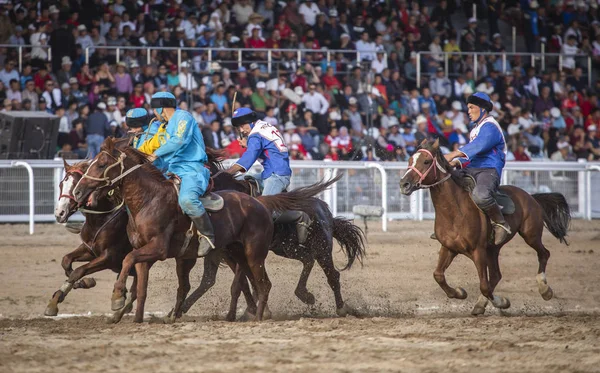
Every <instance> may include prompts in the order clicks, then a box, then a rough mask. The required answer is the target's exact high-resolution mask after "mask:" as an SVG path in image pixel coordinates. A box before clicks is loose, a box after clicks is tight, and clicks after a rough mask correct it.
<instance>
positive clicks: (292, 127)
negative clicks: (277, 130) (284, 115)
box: [284, 122, 297, 131]
mask: <svg viewBox="0 0 600 373" xmlns="http://www.w3.org/2000/svg"><path fill="white" fill-rule="evenodd" d="M296 128H297V127H296V125H295V124H294V123H293V122H287V123H286V124H285V128H284V129H285V130H286V131H287V130H295V129H296Z"/></svg>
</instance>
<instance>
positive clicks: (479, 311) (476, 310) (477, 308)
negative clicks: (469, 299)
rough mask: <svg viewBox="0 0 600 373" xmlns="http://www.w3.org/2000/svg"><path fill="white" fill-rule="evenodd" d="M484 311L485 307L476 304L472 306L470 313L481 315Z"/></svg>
mask: <svg viewBox="0 0 600 373" xmlns="http://www.w3.org/2000/svg"><path fill="white" fill-rule="evenodd" d="M484 313H485V307H481V306H479V305H476V306H475V307H473V311H471V315H473V316H479V315H483V314H484Z"/></svg>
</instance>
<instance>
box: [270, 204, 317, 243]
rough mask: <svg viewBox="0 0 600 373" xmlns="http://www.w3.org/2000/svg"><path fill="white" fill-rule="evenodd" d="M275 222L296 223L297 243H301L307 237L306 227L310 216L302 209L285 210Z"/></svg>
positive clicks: (309, 221) (309, 222) (308, 225)
mask: <svg viewBox="0 0 600 373" xmlns="http://www.w3.org/2000/svg"><path fill="white" fill-rule="evenodd" d="M275 223H277V224H296V233H298V243H299V244H300V245H303V244H304V243H305V242H306V239H307V238H308V228H309V227H310V225H311V223H312V221H311V220H310V216H308V214H306V213H305V212H304V211H295V210H294V211H292V210H289V211H286V212H284V213H283V214H281V215H279V217H278V218H277V219H276V220H275Z"/></svg>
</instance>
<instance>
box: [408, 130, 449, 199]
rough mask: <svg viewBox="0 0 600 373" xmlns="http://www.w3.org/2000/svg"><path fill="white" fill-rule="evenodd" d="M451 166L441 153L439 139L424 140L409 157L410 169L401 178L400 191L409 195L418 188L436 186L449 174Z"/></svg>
mask: <svg viewBox="0 0 600 373" xmlns="http://www.w3.org/2000/svg"><path fill="white" fill-rule="evenodd" d="M449 168H450V165H449V164H448V162H447V161H446V159H445V158H444V157H443V156H442V155H441V153H440V142H439V140H435V141H427V140H423V142H422V143H421V145H420V146H419V148H418V149H417V151H416V152H415V154H413V155H412V156H411V157H410V158H409V159H408V170H407V171H406V173H405V174H404V176H402V179H400V192H401V193H402V194H404V195H407V196H408V195H410V194H411V193H412V192H414V191H415V190H417V189H421V188H428V187H431V186H434V185H436V184H438V183H439V182H441V181H442V180H443V178H444V177H445V176H448V175H449Z"/></svg>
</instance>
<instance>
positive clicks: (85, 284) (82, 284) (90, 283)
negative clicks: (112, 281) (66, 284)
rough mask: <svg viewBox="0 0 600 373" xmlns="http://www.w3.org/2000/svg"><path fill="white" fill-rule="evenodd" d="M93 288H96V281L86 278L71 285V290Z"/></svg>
mask: <svg viewBox="0 0 600 373" xmlns="http://www.w3.org/2000/svg"><path fill="white" fill-rule="evenodd" d="M94 286H96V279H94V278H92V277H86V278H83V279H81V280H79V281H77V282H76V283H75V284H73V289H91V288H93V287H94Z"/></svg>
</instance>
